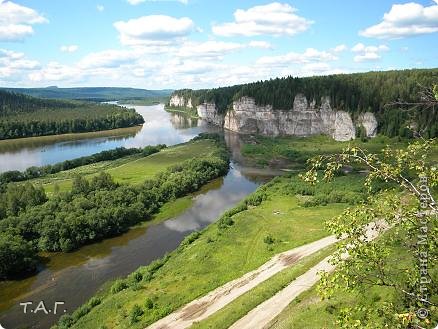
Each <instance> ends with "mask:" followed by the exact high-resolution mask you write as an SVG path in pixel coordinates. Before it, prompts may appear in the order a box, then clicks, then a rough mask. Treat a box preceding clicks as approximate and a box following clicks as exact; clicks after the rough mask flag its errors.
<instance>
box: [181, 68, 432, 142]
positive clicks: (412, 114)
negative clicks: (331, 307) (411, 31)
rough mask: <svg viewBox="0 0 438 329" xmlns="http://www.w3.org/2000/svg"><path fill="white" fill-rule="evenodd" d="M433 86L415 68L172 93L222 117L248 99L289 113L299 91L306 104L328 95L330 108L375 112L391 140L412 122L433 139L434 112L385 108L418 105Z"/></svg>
mask: <svg viewBox="0 0 438 329" xmlns="http://www.w3.org/2000/svg"><path fill="white" fill-rule="evenodd" d="M434 84H438V69H421V70H420V69H414V70H400V71H383V72H367V73H354V74H336V75H329V76H315V77H307V78H297V77H291V76H290V77H286V78H277V79H271V80H266V81H258V82H254V83H249V84H244V85H236V86H232V87H224V88H216V89H202V90H190V89H182V90H178V91H176V92H175V93H176V94H178V95H180V96H185V97H187V98H188V97H191V98H192V104H193V106H196V105H199V104H201V103H203V102H205V101H206V102H215V103H216V106H217V107H218V109H219V111H220V112H222V113H225V112H226V111H227V109H228V108H230V107H231V105H232V102H233V100H237V99H239V98H241V97H242V96H250V97H253V98H254V99H255V100H256V103H257V104H259V105H267V104H270V105H272V106H273V108H274V109H276V110H287V109H292V107H293V101H294V98H295V96H296V95H297V94H298V93H302V94H305V95H306V97H307V99H308V100H313V99H314V100H315V101H316V102H317V105H318V102H320V100H321V97H322V96H329V97H330V99H331V105H332V107H333V108H335V109H338V110H345V111H348V112H350V113H352V114H353V115H357V114H359V113H361V112H365V111H371V112H374V113H375V114H376V117H377V121H378V122H379V127H378V129H379V132H380V133H382V134H385V135H387V136H390V137H394V136H403V137H409V136H408V135H409V131H408V130H407V129H406V126H407V125H408V124H409V123H411V122H415V123H417V125H418V130H419V131H420V132H422V134H423V136H424V137H426V138H428V137H437V136H438V116H437V109H436V108H421V107H418V108H416V109H415V111H404V110H405V109H402V108H399V107H396V106H386V105H387V104H389V103H392V102H394V101H397V100H401V101H403V102H416V101H418V98H419V95H418V93H419V92H420V91H421V90H422V88H430V87H432V85H434Z"/></svg>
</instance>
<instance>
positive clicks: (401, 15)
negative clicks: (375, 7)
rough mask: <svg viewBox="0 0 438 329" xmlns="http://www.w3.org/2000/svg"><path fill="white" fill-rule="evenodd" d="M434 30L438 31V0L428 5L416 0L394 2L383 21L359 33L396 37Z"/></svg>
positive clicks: (381, 37) (369, 35) (386, 37)
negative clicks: (412, 0) (414, 0)
mask: <svg viewBox="0 0 438 329" xmlns="http://www.w3.org/2000/svg"><path fill="white" fill-rule="evenodd" d="M434 32H438V1H437V0H435V4H434V5H431V6H428V7H423V6H422V5H421V4H418V3H415V2H409V3H405V4H394V5H392V7H391V9H390V11H389V12H388V13H385V14H384V15H383V21H382V22H380V23H379V24H376V25H373V26H370V27H368V28H366V29H365V30H363V31H360V32H359V34H360V35H362V36H365V37H372V38H379V39H396V38H403V37H409V36H413V35H421V34H428V33H434Z"/></svg>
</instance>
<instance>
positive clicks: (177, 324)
mask: <svg viewBox="0 0 438 329" xmlns="http://www.w3.org/2000/svg"><path fill="white" fill-rule="evenodd" d="M336 241H337V240H336V238H335V237H334V236H329V237H326V238H323V239H321V240H318V241H314V242H312V243H309V244H306V245H304V246H301V247H298V248H294V249H291V250H289V251H286V252H283V253H280V254H278V255H275V256H274V257H273V258H272V259H271V260H269V261H268V262H266V263H265V264H263V265H262V266H260V267H259V268H258V269H256V270H254V271H251V272H248V273H246V274H245V275H243V276H242V277H240V278H238V279H236V280H233V281H230V282H227V283H226V284H225V285H223V286H221V287H219V288H216V289H215V290H213V291H211V292H210V293H209V294H208V295H206V296H203V297H201V298H198V299H196V300H194V301H192V302H191V303H189V304H187V305H186V306H184V307H183V308H181V309H180V310H178V311H176V312H174V313H172V314H170V315H168V316H166V317H165V318H163V319H161V320H158V321H157V322H155V323H153V324H152V325H150V326H149V327H148V328H149V329H183V328H188V327H190V326H191V325H192V324H193V322H197V321H201V320H203V319H206V318H207V317H209V316H210V315H212V314H213V313H215V312H217V311H218V310H220V309H221V308H222V307H224V306H225V305H227V304H229V303H231V302H232V301H233V300H235V299H236V298H237V297H239V296H241V295H242V294H244V293H246V292H247V291H249V290H251V289H252V288H254V287H255V286H257V285H258V284H260V283H261V282H263V281H265V280H267V279H269V278H270V277H272V276H273V275H275V274H276V273H278V272H280V271H282V270H284V269H285V268H287V267H290V266H292V265H293V264H295V263H296V262H297V261H298V260H300V259H301V258H303V257H306V256H309V255H311V254H313V253H315V252H317V251H319V250H321V249H323V248H325V247H327V246H329V245H332V244H333V243H335V242H336ZM306 274H307V273H306ZM315 275H316V274H315ZM294 282H296V281H294ZM286 305H287V304H286ZM248 328H255V327H248Z"/></svg>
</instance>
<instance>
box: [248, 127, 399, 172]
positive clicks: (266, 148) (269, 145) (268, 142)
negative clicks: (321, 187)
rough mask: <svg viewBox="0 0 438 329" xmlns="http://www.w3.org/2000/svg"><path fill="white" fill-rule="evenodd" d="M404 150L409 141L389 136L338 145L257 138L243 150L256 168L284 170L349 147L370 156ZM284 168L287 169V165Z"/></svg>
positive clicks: (299, 139)
mask: <svg viewBox="0 0 438 329" xmlns="http://www.w3.org/2000/svg"><path fill="white" fill-rule="evenodd" d="M388 144H391V145H392V146H394V147H397V146H399V147H403V146H406V145H407V141H406V140H402V141H398V140H397V139H395V138H394V139H390V138H388V137H385V136H378V137H376V138H373V139H370V140H369V141H367V142H362V141H360V139H355V140H353V141H350V142H335V141H334V140H333V139H331V138H330V137H327V136H322V135H320V136H311V137H306V138H302V137H276V138H271V137H263V136H256V137H254V138H253V139H252V140H249V141H247V143H245V144H244V145H243V147H242V155H244V156H245V157H246V158H247V159H248V160H249V161H250V162H252V163H253V164H256V165H261V166H264V165H267V164H275V163H281V164H282V167H289V168H294V167H299V168H302V167H303V164H304V163H305V160H306V159H308V158H309V157H312V156H315V155H318V154H332V153H337V152H341V151H342V149H343V148H345V147H347V146H348V145H355V146H359V147H361V148H363V149H366V150H368V151H369V152H379V151H380V150H381V149H382V148H383V147H385V146H386V145H388ZM283 164H284V165H283Z"/></svg>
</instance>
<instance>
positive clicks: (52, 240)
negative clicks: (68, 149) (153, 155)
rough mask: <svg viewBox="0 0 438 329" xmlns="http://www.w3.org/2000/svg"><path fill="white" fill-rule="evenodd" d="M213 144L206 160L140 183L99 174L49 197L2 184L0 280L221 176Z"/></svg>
mask: <svg viewBox="0 0 438 329" xmlns="http://www.w3.org/2000/svg"><path fill="white" fill-rule="evenodd" d="M200 138H208V139H209V138H210V139H211V136H209V135H206V136H203V137H200ZM217 143H218V146H219V147H218V150H217V151H215V153H214V154H212V155H211V156H207V157H200V158H197V159H191V160H187V161H185V162H183V163H181V164H178V165H175V166H173V167H170V168H168V169H166V170H165V171H163V172H161V173H160V174H158V175H157V176H155V178H154V179H150V180H146V181H144V183H143V184H140V185H121V184H117V183H115V182H114V180H113V179H112V177H111V176H110V175H109V174H108V173H104V172H102V173H100V174H99V175H97V176H94V177H93V178H92V179H91V180H87V179H85V178H83V177H82V176H77V177H76V178H75V179H74V181H73V186H72V188H71V190H70V191H69V192H60V193H57V194H55V195H54V197H53V198H50V199H48V198H47V197H46V194H45V192H44V190H43V189H42V188H36V187H34V186H33V185H32V184H30V183H26V184H24V185H17V184H12V183H11V184H9V185H7V187H6V189H5V191H4V192H3V193H0V278H8V277H11V276H13V275H16V274H19V273H24V272H28V271H33V270H34V269H35V266H36V264H37V262H38V252H39V251H65V252H67V251H71V250H73V249H75V248H78V247H80V246H82V245H84V244H87V243H90V242H92V241H96V240H100V239H103V238H105V237H109V236H114V235H117V234H120V233H121V232H124V231H126V230H127V229H128V228H129V227H130V226H132V225H134V224H136V223H138V222H140V221H144V220H148V219H150V218H151V215H152V214H153V213H155V212H157V211H158V210H159V209H160V207H161V206H162V205H163V204H164V203H165V202H167V201H169V200H172V199H175V198H178V197H181V196H183V195H186V194H187V193H190V192H193V191H196V190H197V189H198V188H199V187H201V186H202V185H204V184H205V183H207V182H208V181H210V180H212V179H214V178H217V177H219V176H222V175H224V174H225V173H226V172H227V170H228V161H229V159H228V153H227V152H226V149H225V145H224V144H223V143H222V142H220V141H219V140H218V138H217Z"/></svg>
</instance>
